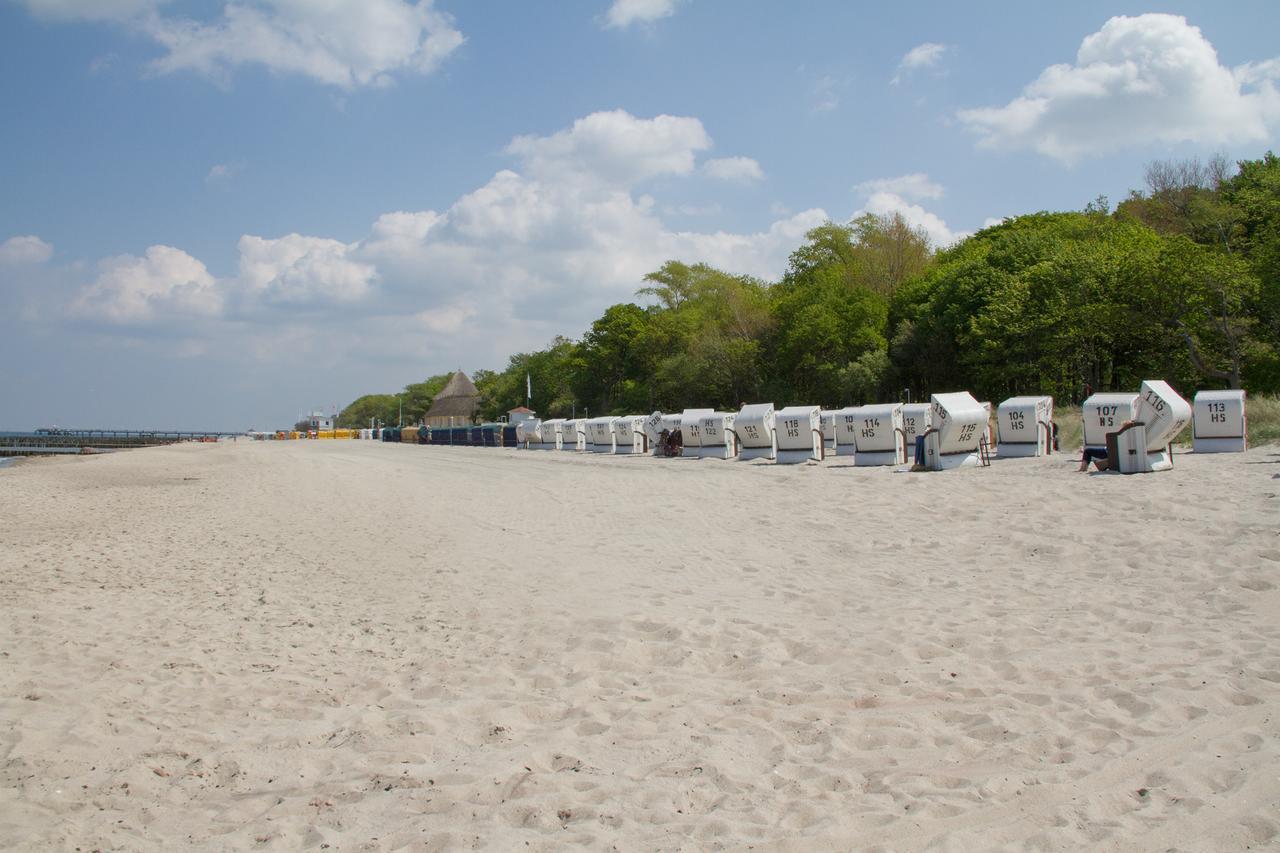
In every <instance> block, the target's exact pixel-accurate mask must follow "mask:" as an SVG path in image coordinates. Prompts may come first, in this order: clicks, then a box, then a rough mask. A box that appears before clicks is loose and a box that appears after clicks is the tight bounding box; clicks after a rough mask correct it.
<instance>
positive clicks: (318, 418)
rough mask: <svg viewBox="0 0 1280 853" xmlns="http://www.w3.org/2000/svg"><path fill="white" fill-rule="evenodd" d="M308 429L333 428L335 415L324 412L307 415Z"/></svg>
mask: <svg viewBox="0 0 1280 853" xmlns="http://www.w3.org/2000/svg"><path fill="white" fill-rule="evenodd" d="M307 424H308V426H307V429H314V430H316V431H319V430H326V429H333V415H326V414H324V413H323V412H312V413H311V414H310V415H308V416H307Z"/></svg>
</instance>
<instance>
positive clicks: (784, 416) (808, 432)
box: [774, 406, 826, 465]
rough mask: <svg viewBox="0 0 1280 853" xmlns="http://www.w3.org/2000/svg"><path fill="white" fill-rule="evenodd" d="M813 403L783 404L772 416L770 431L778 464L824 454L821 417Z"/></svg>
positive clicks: (804, 460) (800, 460)
mask: <svg viewBox="0 0 1280 853" xmlns="http://www.w3.org/2000/svg"><path fill="white" fill-rule="evenodd" d="M819 412H820V409H819V408H818V407H817V406H787V407H786V408H785V409H779V410H778V413H777V415H776V416H775V418H774V435H775V436H776V437H777V438H776V440H777V444H778V453H777V456H776V457H775V458H774V461H775V462H777V463H778V464H779V465H795V464H797V463H800V462H808V461H809V460H810V459H812V460H813V461H815V462H821V461H822V459H823V457H824V455H825V450H826V447H825V443H824V441H823V438H822V419H821V415H820V414H819Z"/></svg>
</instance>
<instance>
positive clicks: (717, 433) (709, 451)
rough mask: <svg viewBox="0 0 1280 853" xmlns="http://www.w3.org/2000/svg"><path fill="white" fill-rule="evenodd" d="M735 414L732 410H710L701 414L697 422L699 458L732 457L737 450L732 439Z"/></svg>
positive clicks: (736, 444)
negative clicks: (706, 413) (710, 411)
mask: <svg viewBox="0 0 1280 853" xmlns="http://www.w3.org/2000/svg"><path fill="white" fill-rule="evenodd" d="M736 419H737V415H736V414H734V413H733V412H712V413H711V414H709V415H703V416H702V418H701V419H700V420H699V422H698V432H699V441H700V444H699V446H698V457H699V458H700V459H732V458H733V457H734V455H735V454H736V453H737V451H738V443H737V441H736V440H735V439H734V433H733V424H734V421H735V420H736Z"/></svg>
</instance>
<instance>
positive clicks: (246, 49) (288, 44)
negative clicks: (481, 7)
mask: <svg viewBox="0 0 1280 853" xmlns="http://www.w3.org/2000/svg"><path fill="white" fill-rule="evenodd" d="M142 26H143V29H144V30H145V31H146V32H147V33H148V34H149V35H150V36H151V37H152V38H154V39H155V40H156V41H158V42H160V44H162V45H163V46H164V47H165V48H166V49H167V50H168V55H166V56H164V57H162V58H160V59H157V60H156V61H155V62H153V63H152V67H153V68H155V69H156V70H157V71H160V72H171V71H178V70H192V71H196V72H198V73H201V74H205V75H208V76H211V77H214V78H215V79H217V78H222V77H225V76H226V74H227V73H228V72H229V71H230V70H231V69H233V68H235V67H236V66H239V65H262V66H265V67H266V68H269V69H270V70H272V71H275V72H280V73H289V74H302V75H305V76H308V77H312V78H314V79H316V80H319V81H321V82H323V83H328V84H330V85H334V86H339V87H341V88H344V89H351V88H354V87H356V86H368V85H377V86H385V85H389V84H390V83H391V81H392V75H393V74H395V73H398V72H408V73H416V74H430V73H431V72H432V71H434V70H435V69H436V67H437V66H439V64H440V63H441V62H442V61H444V59H445V58H446V57H448V56H449V54H451V53H453V51H455V50H456V49H457V48H458V47H460V46H461V45H462V43H463V37H462V33H460V32H458V30H456V29H454V27H453V24H452V20H451V19H450V18H449V16H448V15H445V14H443V13H441V12H437V11H435V10H434V9H433V8H432V2H431V0H419V2H418V3H416V4H412V3H408V2H405V0H328V2H325V3H308V2H301V0H258V2H255V3H252V4H250V3H243V2H242V3H229V4H228V5H227V6H226V7H225V8H224V9H223V13H222V18H221V19H220V20H218V21H216V22H214V23H208V24H206V23H201V22H198V21H192V20H178V19H172V18H163V17H160V16H158V15H151V16H148V17H147V18H145V19H144V20H143V22H142Z"/></svg>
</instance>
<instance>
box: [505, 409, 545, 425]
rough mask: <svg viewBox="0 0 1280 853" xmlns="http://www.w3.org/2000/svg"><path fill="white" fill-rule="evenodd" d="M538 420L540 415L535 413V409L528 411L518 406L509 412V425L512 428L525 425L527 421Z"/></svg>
mask: <svg viewBox="0 0 1280 853" xmlns="http://www.w3.org/2000/svg"><path fill="white" fill-rule="evenodd" d="M537 419H538V413H537V412H535V411H533V409H526V408H525V407H524V406H517V407H516V408H514V409H512V410H511V411H509V412H507V423H509V424H511V425H512V426H516V425H518V424H521V423H524V422H525V421H536V420H537Z"/></svg>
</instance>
